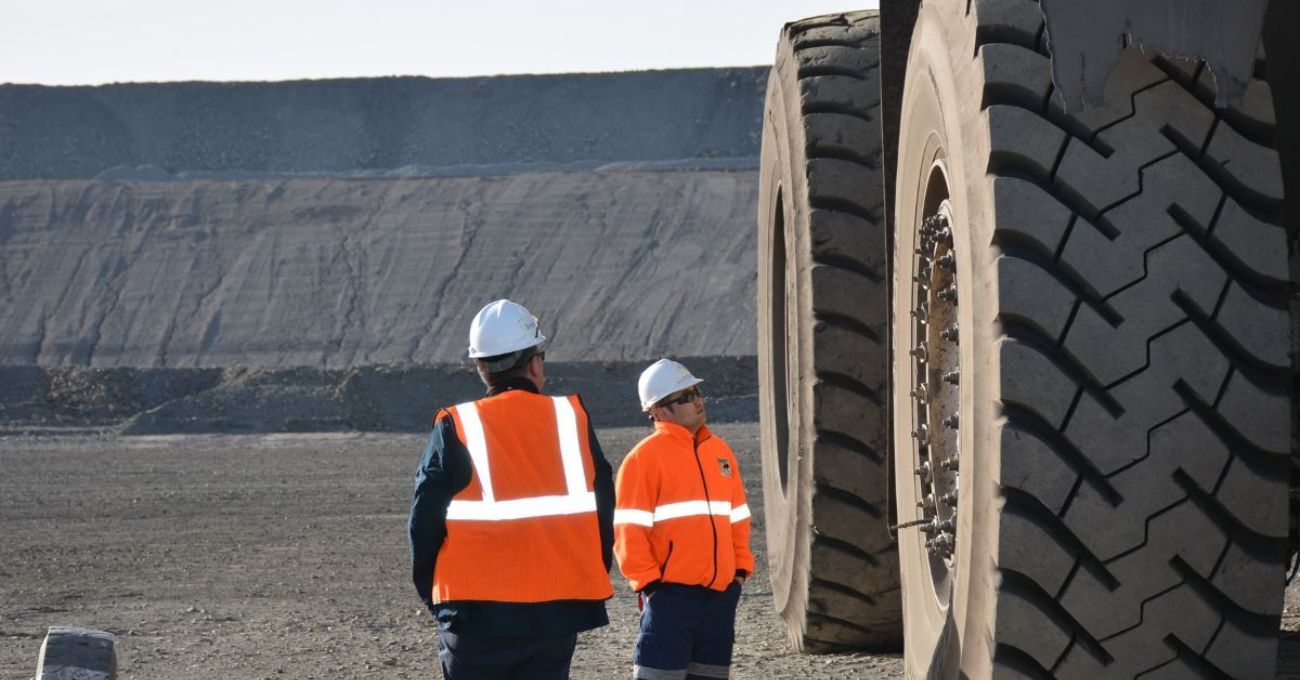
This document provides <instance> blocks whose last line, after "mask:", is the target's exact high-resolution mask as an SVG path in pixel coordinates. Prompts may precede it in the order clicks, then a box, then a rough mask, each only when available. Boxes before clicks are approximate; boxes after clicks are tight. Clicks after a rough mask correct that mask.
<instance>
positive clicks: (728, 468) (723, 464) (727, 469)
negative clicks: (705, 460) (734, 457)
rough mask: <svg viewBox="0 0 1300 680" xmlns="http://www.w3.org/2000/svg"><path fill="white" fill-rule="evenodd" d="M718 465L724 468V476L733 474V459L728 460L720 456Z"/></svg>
mask: <svg viewBox="0 0 1300 680" xmlns="http://www.w3.org/2000/svg"><path fill="white" fill-rule="evenodd" d="M718 467H720V468H722V476H723V477H730V476H731V461H729V460H727V459H726V458H719V459H718Z"/></svg>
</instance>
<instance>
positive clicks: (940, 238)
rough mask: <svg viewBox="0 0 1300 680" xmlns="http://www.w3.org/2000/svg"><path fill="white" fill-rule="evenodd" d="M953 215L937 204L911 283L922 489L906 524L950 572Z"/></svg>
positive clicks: (956, 341)
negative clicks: (923, 538) (915, 516)
mask: <svg viewBox="0 0 1300 680" xmlns="http://www.w3.org/2000/svg"><path fill="white" fill-rule="evenodd" d="M951 222H952V220H951V212H950V210H949V206H948V203H947V202H946V201H945V202H943V203H942V204H940V206H939V208H938V210H937V211H936V212H935V214H933V215H930V216H929V217H926V218H925V220H923V221H922V223H921V226H920V228H919V230H918V234H917V235H918V239H917V244H918V245H917V247H916V251H915V253H914V256H915V262H916V268H915V269H914V271H915V272H916V274H915V275H914V276H913V277H912V296H911V299H912V300H915V301H916V307H915V309H913V310H912V317H913V321H912V323H913V334H912V337H913V338H915V339H916V345H915V346H914V347H913V348H911V351H910V354H911V356H912V367H913V370H912V389H911V392H910V397H911V398H912V399H913V400H914V401H915V405H916V408H915V410H914V413H915V414H916V418H915V428H916V429H915V430H913V431H912V438H913V443H914V446H913V460H914V461H915V463H916V469H915V473H916V476H917V477H918V479H919V483H920V496H919V497H920V498H921V500H920V501H919V502H918V503H917V510H918V511H919V515H920V517H919V519H917V520H915V521H913V522H908V523H906V525H905V526H916V527H918V528H919V530H920V531H922V532H924V533H925V534H926V537H927V538H926V542H925V547H926V550H927V552H929V554H930V558H931V561H932V562H934V563H935V564H934V566H935V567H939V568H940V569H941V570H944V571H946V570H947V569H949V568H950V567H951V566H952V560H953V555H954V554H955V551H956V547H957V528H956V524H957V497H958V491H959V484H958V482H959V475H960V468H961V466H960V458H961V456H960V453H961V451H960V438H959V437H958V430H959V428H960V425H961V416H960V414H959V413H958V406H959V404H960V395H961V365H960V351H959V346H960V343H961V332H960V328H959V326H958V324H957V305H958V302H959V300H960V295H959V292H958V289H957V276H956V273H957V260H956V256H955V253H954V252H953V235H952V228H951Z"/></svg>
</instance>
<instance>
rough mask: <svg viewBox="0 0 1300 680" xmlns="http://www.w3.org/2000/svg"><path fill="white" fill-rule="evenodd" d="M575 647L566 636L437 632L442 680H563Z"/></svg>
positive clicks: (573, 639)
mask: <svg viewBox="0 0 1300 680" xmlns="http://www.w3.org/2000/svg"><path fill="white" fill-rule="evenodd" d="M577 644H578V636H577V634H576V633H574V634H570V635H548V636H534V635H512V636H499V635H457V634H455V633H452V632H449V631H446V630H440V631H438V660H439V661H440V662H441V663H442V677H444V678H446V680H567V678H568V677H569V662H570V661H572V660H573V649H574V647H576V646H577Z"/></svg>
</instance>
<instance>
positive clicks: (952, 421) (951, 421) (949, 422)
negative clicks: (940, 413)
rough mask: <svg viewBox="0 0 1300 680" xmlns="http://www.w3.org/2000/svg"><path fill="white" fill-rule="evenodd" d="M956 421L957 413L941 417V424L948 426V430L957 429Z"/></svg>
mask: <svg viewBox="0 0 1300 680" xmlns="http://www.w3.org/2000/svg"><path fill="white" fill-rule="evenodd" d="M957 422H958V420H957V414H956V413H954V414H952V415H950V416H948V417H947V418H944V419H943V426H944V427H946V428H948V429H949V430H955V429H957Z"/></svg>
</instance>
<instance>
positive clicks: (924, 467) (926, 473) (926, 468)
mask: <svg viewBox="0 0 1300 680" xmlns="http://www.w3.org/2000/svg"><path fill="white" fill-rule="evenodd" d="M916 476H917V477H920V478H921V481H923V482H928V481H930V462H929V461H926V462H924V463H921V467H918V468H916Z"/></svg>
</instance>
